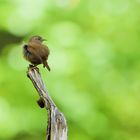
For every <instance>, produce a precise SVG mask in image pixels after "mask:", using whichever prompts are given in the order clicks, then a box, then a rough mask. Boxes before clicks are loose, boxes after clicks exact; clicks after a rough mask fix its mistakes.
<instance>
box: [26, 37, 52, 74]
mask: <svg viewBox="0 0 140 140" xmlns="http://www.w3.org/2000/svg"><path fill="white" fill-rule="evenodd" d="M43 41H45V39H43V38H42V37H41V36H38V35H36V36H32V37H31V38H30V39H29V41H28V43H27V44H25V45H24V46H23V55H24V58H25V59H26V60H27V61H29V62H30V63H31V64H32V65H34V66H37V65H39V64H43V67H46V68H47V69H48V70H49V71H50V67H49V65H48V62H47V60H48V56H49V54H50V50H49V48H48V47H47V46H46V45H44V44H43Z"/></svg>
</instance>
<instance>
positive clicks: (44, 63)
mask: <svg viewBox="0 0 140 140" xmlns="http://www.w3.org/2000/svg"><path fill="white" fill-rule="evenodd" d="M43 67H46V68H47V69H48V71H50V70H51V69H50V67H49V65H48V62H47V61H44V62H43Z"/></svg>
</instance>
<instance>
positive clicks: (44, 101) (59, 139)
mask: <svg viewBox="0 0 140 140" xmlns="http://www.w3.org/2000/svg"><path fill="white" fill-rule="evenodd" d="M27 76H28V77H29V79H30V80H31V81H32V83H33V85H34V87H35V88H36V90H37V91H38V94H39V96H40V100H39V101H38V103H39V104H40V107H45V108H46V109H47V111H48V128H47V136H46V140H67V123H66V119H65V117H64V115H63V114H62V113H61V112H60V111H59V109H58V108H57V106H56V105H55V103H54V102H53V100H52V99H51V97H50V96H49V94H48V91H47V89H46V86H45V84H44V82H43V80H42V78H41V75H40V73H39V69H38V68H37V67H32V66H29V68H28V71H27Z"/></svg>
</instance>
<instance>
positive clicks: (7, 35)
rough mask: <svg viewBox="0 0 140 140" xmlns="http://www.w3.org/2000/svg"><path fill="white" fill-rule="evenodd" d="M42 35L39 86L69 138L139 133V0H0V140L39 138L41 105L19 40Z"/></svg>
mask: <svg viewBox="0 0 140 140" xmlns="http://www.w3.org/2000/svg"><path fill="white" fill-rule="evenodd" d="M32 35H41V36H43V37H44V38H46V39H47V42H46V44H47V45H48V46H49V48H50V50H51V55H50V57H49V60H48V62H49V65H50V67H51V69H52V71H51V72H50V73H49V72H48V71H47V70H46V69H43V68H42V66H39V68H40V71H41V74H42V77H43V80H44V82H45V83H46V86H47V89H48V90H49V93H50V95H51V97H52V98H53V100H54V101H55V103H56V104H57V105H58V107H59V108H60V110H61V111H62V112H63V113H64V114H65V116H66V118H67V122H68V127H69V131H68V137H69V139H70V140H140V111H139V109H140V0H0V140H44V139H45V135H46V126H47V112H46V110H41V109H40V108H39V107H38V105H37V103H36V100H38V98H39V96H38V94H37V92H36V90H35V89H34V87H33V85H32V83H31V82H30V80H29V79H28V78H27V77H26V71H27V66H28V62H26V61H25V60H24V59H23V57H22V45H23V44H24V42H27V41H28V38H29V37H30V36H32Z"/></svg>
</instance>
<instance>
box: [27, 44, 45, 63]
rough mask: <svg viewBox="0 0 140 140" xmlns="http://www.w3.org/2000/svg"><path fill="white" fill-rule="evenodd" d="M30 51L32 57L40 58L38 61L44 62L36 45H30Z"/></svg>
mask: <svg viewBox="0 0 140 140" xmlns="http://www.w3.org/2000/svg"><path fill="white" fill-rule="evenodd" d="M27 50H28V52H30V55H32V58H33V59H34V58H35V59H38V61H40V62H42V58H41V56H40V54H39V53H38V50H36V49H35V48H34V47H32V46H30V45H28V48H27Z"/></svg>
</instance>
